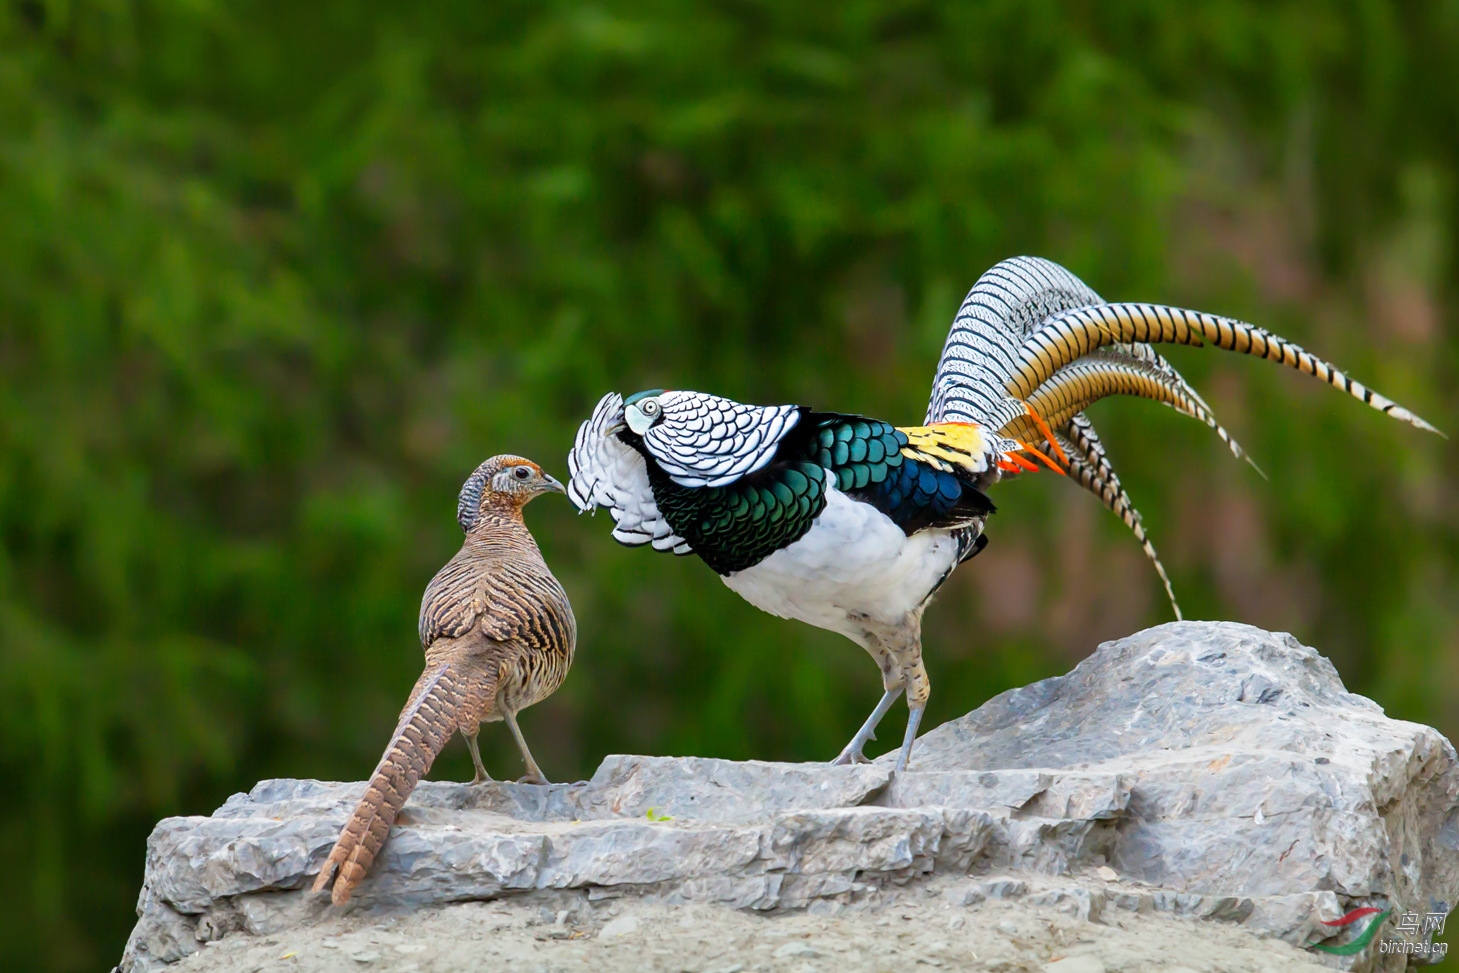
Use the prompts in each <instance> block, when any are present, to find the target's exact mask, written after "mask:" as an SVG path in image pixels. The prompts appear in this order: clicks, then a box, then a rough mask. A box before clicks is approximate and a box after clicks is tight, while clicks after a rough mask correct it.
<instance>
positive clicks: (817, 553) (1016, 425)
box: [568, 257, 1437, 770]
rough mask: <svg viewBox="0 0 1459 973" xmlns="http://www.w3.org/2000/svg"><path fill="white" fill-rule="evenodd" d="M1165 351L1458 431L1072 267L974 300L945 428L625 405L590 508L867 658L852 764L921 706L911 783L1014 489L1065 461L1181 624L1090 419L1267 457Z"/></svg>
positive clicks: (671, 400)
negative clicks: (946, 608)
mask: <svg viewBox="0 0 1459 973" xmlns="http://www.w3.org/2000/svg"><path fill="white" fill-rule="evenodd" d="M1156 343H1175V344H1188V345H1201V344H1212V345H1216V346H1217V347H1220V348H1225V349H1228V350H1233V351H1237V352H1241V353H1243V354H1251V355H1256V356H1258V357H1263V358H1268V359H1270V360H1272V361H1277V362H1281V363H1283V364H1285V365H1288V366H1290V367H1292V368H1296V369H1297V370H1298V371H1302V372H1306V373H1307V374H1309V375H1314V376H1316V377H1317V378H1319V379H1321V380H1323V381H1326V382H1328V383H1329V384H1332V385H1335V386H1337V387H1338V388H1341V389H1344V390H1345V391H1347V392H1348V393H1350V394H1351V395H1353V396H1355V397H1357V398H1359V399H1361V400H1362V401H1364V402H1366V403H1368V404H1369V405H1371V406H1373V407H1374V408H1377V409H1379V410H1380V411H1382V412H1385V413H1387V414H1388V415H1390V416H1393V417H1394V418H1396V419H1400V420H1402V421H1405V422H1408V423H1410V424H1412V425H1415V426H1418V427H1419V428H1421V429H1427V430H1430V431H1437V430H1434V428H1433V427H1432V426H1430V425H1429V424H1428V423H1426V422H1424V421H1423V420H1422V419H1420V418H1418V417H1417V416H1415V415H1414V414H1413V413H1411V412H1409V411H1408V410H1406V409H1403V408H1401V407H1399V406H1398V405H1396V404H1395V403H1393V402H1391V401H1389V400H1388V399H1385V398H1383V397H1382V396H1380V395H1378V394H1376V393H1374V392H1372V391H1371V390H1369V389H1367V388H1365V387H1363V386H1362V385H1360V384H1358V383H1357V382H1354V381H1352V380H1351V379H1350V378H1348V377H1347V376H1346V375H1344V374H1343V373H1342V372H1339V371H1338V370H1337V369H1335V368H1333V367H1332V366H1331V365H1329V364H1327V363H1326V362H1324V361H1322V360H1321V359H1318V358H1316V357H1314V356H1312V355H1310V354H1308V353H1307V352H1306V351H1303V350H1302V349H1301V348H1299V347H1297V346H1296V345H1294V344H1292V343H1291V342H1289V341H1286V340H1285V339H1282V338H1280V337H1278V336H1276V335H1273V334H1270V333H1269V332H1267V331H1264V330H1262V329H1261V328H1258V327H1255V326H1253V325H1250V324H1246V323H1244V322H1240V321H1235V320H1232V319H1230V318H1223V317H1217V316H1215V315H1210V314H1201V313H1197V312H1194V311H1184V310H1180V309H1177V308H1170V307H1163V306H1159V305H1151V304H1108V303H1105V302H1104V301H1102V300H1101V299H1100V298H1099V296H1098V295H1097V294H1095V293H1094V292H1093V291H1092V290H1090V289H1089V288H1088V287H1087V286H1086V285H1085V284H1084V283H1083V282H1082V281H1080V280H1079V279H1078V278H1077V277H1075V276H1074V275H1073V274H1071V273H1069V271H1067V270H1065V269H1064V268H1062V267H1060V266H1058V265H1057V264H1054V263H1051V262H1049V261H1047V260H1042V259H1039V258H1032V257H1017V258H1014V259H1012V260H1005V261H1003V262H1002V263H1000V264H998V265H997V266H995V267H993V268H992V269H991V270H989V271H988V272H987V273H986V274H984V275H983V276H982V278H980V279H979V280H978V282H977V284H976V285H975V286H974V287H973V289H972V291H971V292H969V294H968V296H967V298H966V299H965V300H964V301H963V304H962V307H961V308H960V309H959V311H958V314H957V317H956V318H955V319H954V321H953V325H952V330H951V332H950V334H949V335H948V339H947V343H946V345H945V346H944V348H943V352H942V359H941V361H940V362H939V364H938V368H937V374H936V376H935V377H934V379H933V384H932V396H931V401H930V403H929V405H928V409H927V416H926V418H925V419H924V420H923V425H921V426H913V427H896V426H893V425H892V424H890V423H888V422H883V421H881V420H878V419H869V418H866V417H863V416H857V415H850V414H845V413H836V412H816V411H813V410H811V409H810V408H807V407H805V406H796V405H779V406H753V405H742V404H740V403H738V402H733V401H731V400H729V399H725V398H721V397H719V396H715V395H708V394H705V393H702V392H686V391H664V390H654V391H648V392H639V393H637V394H636V395H632V396H629V397H628V398H627V399H623V398H621V397H620V396H619V395H618V394H617V393H609V394H608V395H605V396H604V397H603V398H602V399H601V400H600V401H599V402H598V405H597V408H596V409H595V410H594V411H593V415H592V417H591V418H589V419H588V420H587V421H586V422H584V423H583V424H582V426H581V427H580V428H579V429H578V433H577V439H576V442H575V443H574V446H573V449H572V452H571V453H570V454H569V456H568V468H569V470H570V472H571V473H572V479H571V481H570V482H569V484H568V496H569V498H570V499H571V500H572V501H573V503H574V504H576V505H577V507H578V508H579V510H584V511H585V510H592V509H595V508H597V507H606V508H608V510H609V512H610V513H611V514H612V516H613V519H614V522H615V527H614V530H613V536H614V538H616V539H617V540H619V541H620V542H622V543H624V544H628V545H640V544H649V545H651V546H652V547H653V548H654V549H656V550H659V551H673V552H674V553H676V554H689V553H694V554H697V555H699V557H700V558H701V559H702V560H703V561H704V562H705V563H706V564H708V565H709V566H710V567H711V568H712V569H714V571H715V572H717V573H718V574H719V575H720V576H721V577H722V578H723V580H724V582H725V584H726V585H728V586H729V587H730V588H732V589H733V590H735V591H737V592H738V593H739V594H740V595H741V596H742V597H744V598H745V599H746V600H747V601H749V602H750V603H751V604H753V605H755V606H756V607H758V608H761V609H763V610H764V611H767V612H770V613H771V614H774V615H779V616H781V617H783V618H795V619H799V620H801V621H804V622H809V623H810V624H812V625H815V626H817V627H819V628H824V629H828V630H830V631H834V632H840V633H841V634H843V635H845V636H847V637H848V638H850V639H851V640H852V641H854V642H856V643H857V644H859V645H861V646H862V647H863V648H864V649H866V651H867V652H869V653H870V654H871V656H872V658H874V659H875V660H876V662H877V664H878V666H880V668H881V672H882V685H883V687H884V690H885V691H884V693H883V695H882V698H881V701H880V702H878V703H877V705H876V708H875V709H874V710H873V711H872V713H871V715H870V716H869V717H868V718H867V720H866V722H865V724H864V725H863V726H862V727H861V729H860V730H858V731H857V732H856V735H855V736H853V737H852V738H851V741H850V742H849V743H848V744H847V745H846V747H845V748H844V749H843V750H842V751H841V753H840V755H839V756H838V757H837V758H836V762H837V763H850V762H857V761H862V760H865V759H866V758H865V757H864V756H863V755H862V748H863V747H864V746H865V744H866V742H867V741H868V740H871V739H875V736H874V731H875V729H876V726H877V723H878V722H879V721H880V720H881V718H882V717H883V716H884V715H885V714H886V712H887V710H888V709H889V708H890V707H891V705H892V703H894V702H895V701H896V699H897V697H898V696H899V695H900V694H901V693H903V692H906V694H907V706H908V709H909V713H908V720H907V731H906V735H905V737H904V739H903V742H902V747H901V750H900V752H899V753H898V755H897V764H896V766H897V769H899V770H903V769H905V768H906V767H907V763H908V760H909V759H910V756H911V751H912V743H913V741H914V740H915V739H916V736H917V728H918V724H919V722H920V720H921V717H922V712H923V709H924V708H925V706H926V703H927V698H928V693H929V691H930V685H929V682H928V678H927V672H926V669H925V667H924V666H923V663H922V644H921V625H922V613H923V611H924V610H925V609H926V607H927V604H928V602H929V601H930V599H931V598H932V595H933V594H934V593H935V592H936V591H937V588H938V586H940V585H941V584H942V583H943V582H944V581H945V580H947V577H948V575H950V574H951V573H952V571H953V569H954V568H955V567H957V565H958V564H960V563H961V562H963V561H966V560H967V559H968V558H970V557H972V556H974V555H975V554H977V553H978V551H980V550H982V548H983V545H984V544H985V543H986V540H987V539H986V537H984V536H983V525H984V522H985V521H986V519H987V517H988V515H989V514H991V513H993V510H994V507H993V504H992V502H991V501H990V500H989V499H988V497H987V496H986V491H987V489H988V488H989V487H991V486H992V485H993V484H994V483H996V482H998V481H999V480H1000V479H1002V478H1004V477H1007V476H1011V475H1015V474H1018V473H1020V472H1026V471H1031V470H1034V469H1037V468H1039V467H1040V466H1043V467H1047V468H1050V469H1054V470H1056V471H1059V472H1067V473H1068V474H1069V475H1070V476H1071V477H1072V478H1073V479H1074V480H1075V481H1076V482H1078V483H1079V484H1080V485H1081V486H1083V487H1085V488H1086V489H1088V490H1090V491H1091V492H1093V493H1094V494H1096V495H1097V496H1099V497H1100V499H1101V500H1102V501H1103V502H1104V504H1105V505H1106V506H1107V507H1109V508H1110V509H1111V510H1112V511H1114V512H1115V513H1116V514H1117V515H1119V516H1120V517H1121V518H1122V519H1123V520H1124V522H1125V524H1126V525H1127V526H1128V527H1129V528H1130V529H1131V530H1132V531H1133V532H1134V533H1135V536H1136V538H1137V539H1138V540H1139V541H1140V543H1141V544H1142V545H1143V547H1144V550H1145V553H1146V555H1147V556H1148V557H1149V558H1150V560H1151V562H1152V563H1153V564H1154V566H1155V569H1156V571H1157V572H1158V574H1159V575H1160V578H1161V580H1162V581H1163V582H1164V584H1165V588H1166V591H1167V593H1168V594H1169V595H1170V599H1171V604H1172V607H1174V609H1175V613H1176V617H1177V618H1179V617H1180V608H1179V606H1178V605H1176V603H1175V596H1174V592H1173V591H1172V590H1171V587H1170V581H1169V578H1168V577H1167V576H1166V573H1165V569H1164V568H1163V567H1162V566H1161V564H1160V560H1159V558H1158V556H1157V555H1156V553H1155V549H1154V547H1153V546H1152V545H1151V544H1150V541H1149V539H1148V538H1147V537H1146V535H1145V532H1144V528H1143V526H1142V525H1141V523H1140V517H1139V514H1138V513H1137V512H1136V511H1135V508H1134V506H1133V504H1132V503H1131V502H1130V499H1129V496H1128V495H1127V494H1126V493H1125V491H1124V489H1123V488H1122V487H1121V486H1120V483H1119V479H1118V477H1117V476H1116V475H1115V472H1114V469H1113V467H1112V466H1111V465H1110V463H1109V460H1108V458H1107V457H1106V456H1105V453H1104V448H1103V445H1102V444H1101V443H1100V440H1099V437H1098V435H1097V434H1096V433H1095V431H1094V427H1093V425H1092V424H1091V423H1090V422H1089V420H1088V418H1086V417H1085V415H1084V409H1086V408H1087V407H1088V406H1089V405H1090V404H1091V403H1093V402H1095V401H1097V400H1098V399H1100V398H1103V397H1105V396H1108V395H1135V396H1140V397H1143V398H1148V399H1154V400H1156V401H1158V402H1162V403H1164V404H1166V405H1168V406H1170V407H1172V408H1174V409H1176V410H1178V411H1180V412H1183V413H1185V414H1187V415H1190V416H1192V417H1195V418H1197V419H1199V420H1201V421H1202V422H1205V423H1206V424H1207V425H1209V426H1211V427H1212V428H1213V429H1215V430H1216V432H1217V434H1218V435H1219V436H1220V437H1221V438H1222V440H1223V441H1225V442H1226V443H1227V444H1228V445H1229V446H1230V448H1231V449H1232V451H1233V452H1234V453H1235V454H1236V455H1237V456H1238V457H1240V456H1244V455H1245V454H1244V453H1243V452H1242V450H1241V447H1240V446H1239V445H1237V444H1236V442H1235V441H1234V440H1233V439H1232V438H1231V437H1230V435H1229V434H1228V433H1227V432H1226V431H1225V430H1224V429H1222V428H1221V427H1220V425H1219V424H1218V423H1217V422H1216V420H1215V419H1214V417H1213V416H1212V415H1211V411H1210V408H1209V406H1207V405H1206V403H1205V402H1204V401H1203V400H1202V399H1201V397H1200V396H1199V395H1198V394H1196V392H1195V391H1194V390H1193V389H1191V388H1190V386H1189V385H1187V384H1186V382H1185V380H1184V379H1183V378H1182V377H1181V376H1180V374H1179V373H1178V372H1177V371H1176V370H1175V369H1174V368H1173V367H1172V366H1171V365H1170V363H1169V362H1167V361H1166V360H1165V359H1164V358H1162V357H1161V356H1160V355H1159V354H1158V353H1157V352H1156V351H1155V350H1154V348H1153V347H1151V346H1152V345H1153V344H1156ZM1036 444H1037V445H1036Z"/></svg>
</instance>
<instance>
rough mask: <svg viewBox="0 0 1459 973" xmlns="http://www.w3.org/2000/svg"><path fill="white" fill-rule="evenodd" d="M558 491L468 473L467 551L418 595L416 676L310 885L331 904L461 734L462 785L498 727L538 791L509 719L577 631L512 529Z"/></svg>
mask: <svg viewBox="0 0 1459 973" xmlns="http://www.w3.org/2000/svg"><path fill="white" fill-rule="evenodd" d="M549 491H550V492H556V493H562V492H564V491H563V486H562V484H561V483H559V482H557V480H555V479H553V478H552V477H551V476H548V475H547V474H546V473H544V472H543V471H542V468H541V467H540V466H538V465H537V464H536V463H533V462H532V461H531V460H527V459H523V458H522V457H520V456H505V455H503V456H494V457H492V458H491V459H489V460H487V461H486V462H485V463H482V464H481V465H480V466H478V467H477V468H476V471H475V472H473V473H472V474H471V476H470V478H469V479H467V481H466V483H465V485H464V486H463V487H462V488H461V495H460V497H459V498H458V499H457V502H456V520H457V522H458V523H460V525H461V529H462V530H463V531H465V532H466V540H465V542H464V543H463V544H462V545H461V550H460V551H459V552H458V553H457V554H456V556H455V557H453V558H451V560H450V561H449V562H447V564H446V566H445V567H443V568H441V570H440V571H437V572H436V576H435V577H434V578H432V579H431V583H430V584H429V585H427V586H426V593H425V597H424V598H422V599H421V606H420V640H421V645H422V646H423V647H424V648H425V653H426V666H425V671H424V672H422V673H421V676H420V679H419V680H417V681H416V684H415V688H414V689H413V690H412V691H411V694H410V699H409V700H408V701H407V702H406V704H405V709H404V710H402V711H401V713H400V719H399V721H398V722H397V724H396V727H395V736H394V738H393V739H392V740H391V741H390V746H389V747H387V748H386V750H385V755H384V756H382V757H381V758H380V763H379V765H378V766H376V768H375V772H374V774H372V775H371V777H370V782H369V784H368V785H367V786H366V787H365V794H364V796H363V797H361V798H360V803H359V806H357V807H356V808H355V812H354V814H352V815H350V819H349V821H347V822H346V823H345V826H344V829H343V830H342V831H341V832H340V834H339V840H337V841H336V842H335V844H334V848H333V849H332V850H331V851H330V853H329V858H328V860H326V861H325V863H324V867H323V868H322V869H320V872H319V877H318V878H317V879H316V880H315V882H314V891H316V892H318V891H321V890H323V889H324V888H325V887H327V886H328V885H329V881H330V879H331V878H333V877H334V876H335V870H336V869H338V872H339V877H338V878H337V879H335V882H334V892H333V901H334V904H335V905H343V904H344V903H345V902H348V901H349V898H350V895H351V894H352V892H353V891H354V888H355V886H356V885H358V884H359V883H360V880H361V879H363V878H364V877H365V872H366V871H367V870H368V869H369V867H370V865H371V863H372V862H374V860H375V856H376V855H377V854H379V852H380V848H381V846H383V845H384V843H385V838H386V836H387V835H388V834H389V833H390V826H391V825H392V824H393V823H394V822H395V817H396V815H397V814H399V813H400V809H401V807H402V806H403V805H404V804H405V799H406V798H407V797H409V796H410V792H411V791H412V790H414V789H415V785H416V784H418V783H419V782H420V779H421V777H423V776H424V775H425V774H426V772H427V771H429V770H430V769H431V764H432V763H433V762H434V761H435V759H436V755H437V754H439V753H440V752H441V748H442V747H444V746H445V745H446V741H447V740H449V739H450V738H451V734H452V733H454V732H455V731H457V730H459V731H461V735H462V736H463V737H465V739H466V745H467V747H468V748H469V749H470V750H471V761H472V763H473V764H475V766H476V777H475V779H473V780H472V783H473V784H475V783H480V782H482V781H489V780H491V778H490V777H489V776H487V773H486V768H485V767H484V766H483V765H482V763H481V754H480V753H479V752H478V750H477V747H476V735H477V732H478V730H480V728H481V724H482V723H489V722H494V721H497V720H504V721H506V724H507V727H508V728H509V729H510V730H511V731H512V737H513V739H515V740H516V742H517V747H518V749H520V750H521V751H522V761H523V762H524V763H525V764H526V765H527V776H526V777H525V778H523V780H525V781H527V782H530V783H536V784H545V783H547V778H546V777H545V776H543V774H542V771H541V769H540V768H538V766H537V761H536V760H533V759H532V751H531V750H529V749H527V740H526V738H525V737H523V736H522V731H521V729H520V728H519V727H518V726H517V714H518V713H519V712H521V711H522V710H524V709H526V708H527V707H528V706H531V705H532V704H533V703H536V702H540V701H541V700H543V699H546V698H547V697H548V696H550V695H552V694H553V693H554V692H556V691H557V687H559V686H561V685H562V680H563V679H564V678H565V677H566V676H567V670H568V668H569V667H570V666H571V665H572V657H573V651H574V648H575V647H576V644H577V623H576V622H575V621H574V619H573V614H572V606H571V605H570V604H569V603H568V600H567V593H566V592H564V591H563V590H562V585H560V584H558V583H557V579H556V578H554V577H553V576H552V572H551V571H549V570H548V568H547V564H546V562H545V561H543V560H542V552H541V551H539V550H538V549H537V544H536V542H535V541H533V540H532V534H531V532H530V531H528V530H527V525H526V523H525V522H524V521H523V519H522V508H523V507H524V506H526V505H527V503H528V502H529V501H530V500H532V498H534V497H536V496H539V495H541V494H543V493H547V492H549Z"/></svg>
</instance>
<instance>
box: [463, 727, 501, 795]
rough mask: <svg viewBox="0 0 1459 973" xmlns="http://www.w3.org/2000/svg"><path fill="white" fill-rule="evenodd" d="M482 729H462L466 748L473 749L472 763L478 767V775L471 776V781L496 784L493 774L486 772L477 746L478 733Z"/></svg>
mask: <svg viewBox="0 0 1459 973" xmlns="http://www.w3.org/2000/svg"><path fill="white" fill-rule="evenodd" d="M480 729H481V728H480V727H477V728H476V730H473V731H472V732H470V733H467V732H466V731H465V730H462V731H461V736H462V737H464V738H465V740H466V749H467V750H470V751H471V764H472V766H474V767H475V768H476V776H475V777H473V778H471V783H473V784H494V783H496V781H494V780H492V779H491V774H488V773H487V772H486V765H485V764H483V763H482V762H481V751H480V750H478V749H477V747H476V734H477V733H478V732H480Z"/></svg>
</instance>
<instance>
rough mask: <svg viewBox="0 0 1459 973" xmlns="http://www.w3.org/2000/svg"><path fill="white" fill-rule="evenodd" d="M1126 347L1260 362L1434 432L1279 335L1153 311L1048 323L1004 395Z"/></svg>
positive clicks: (1102, 310)
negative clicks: (1204, 349)
mask: <svg viewBox="0 0 1459 973" xmlns="http://www.w3.org/2000/svg"><path fill="white" fill-rule="evenodd" d="M1130 343H1141V344H1181V345H1196V346H1200V345H1206V344H1210V345H1214V346H1215V347H1217V348H1223V349H1226V350H1227V351H1235V352H1237V353H1239V354H1243V355H1254V356H1256V357H1258V358H1265V359H1266V360H1268V361H1274V362H1279V363H1281V364H1283V365H1287V366H1288V367H1291V368H1295V369H1296V370H1297V371H1299V372H1303V373H1304V374H1307V375H1311V376H1314V377H1315V378H1317V379H1319V380H1321V381H1324V382H1327V383H1328V384H1329V385H1332V386H1334V387H1336V388H1339V389H1342V390H1343V391H1345V392H1347V393H1348V394H1349V395H1351V396H1352V397H1353V398H1355V399H1358V400H1359V401H1362V402H1365V403H1367V404H1368V405H1370V406H1372V407H1373V408H1375V409H1377V410H1378V411H1379V412H1382V413H1384V414H1385V415H1389V416H1392V417H1393V418H1395V419H1398V420H1400V421H1402V422H1407V423H1409V424H1410V425H1413V426H1417V427H1418V428H1419V429H1425V430H1427V431H1429V432H1435V433H1436V432H1438V431H1439V430H1437V429H1435V428H1434V427H1433V426H1431V425H1430V424H1429V423H1427V422H1425V421H1424V420H1423V419H1421V418H1419V417H1418V416H1417V415H1415V414H1414V413H1412V412H1410V411H1409V410H1407V409H1405V408H1403V407H1402V406H1400V405H1399V404H1398V403H1396V402H1394V401H1393V400H1392V399H1389V398H1386V397H1384V396H1382V395H1379V394H1378V393H1377V392H1374V391H1373V390H1372V389H1370V388H1368V387H1367V386H1365V385H1363V384H1362V383H1361V382H1355V381H1353V379H1351V378H1349V377H1348V376H1347V375H1346V374H1344V373H1343V372H1341V371H1340V370H1338V369H1337V368H1335V367H1333V366H1332V365H1330V364H1329V363H1327V362H1325V361H1323V360H1322V359H1321V358H1318V357H1317V356H1316V355H1314V354H1312V353H1311V352H1308V351H1306V350H1305V349H1303V348H1302V347H1301V346H1300V345H1297V344H1296V343H1295V342H1291V341H1288V340H1287V339H1285V338H1283V337H1281V336H1280V335H1275V334H1272V333H1271V332H1270V331H1267V330H1266V329H1264V328H1259V327H1257V326H1256V325H1254V324H1247V323H1246V322H1244V321H1237V320H1235V319H1233V318H1223V317H1220V316H1218V315H1215V314H1205V313H1203V312H1200V311H1187V310H1184V309H1182V308H1175V307H1166V306H1164V305H1160V304H1100V305H1096V306H1093V307H1081V308H1075V309H1073V310H1069V311H1065V312H1062V313H1060V314H1058V315H1056V316H1054V317H1053V318H1051V319H1050V320H1048V321H1047V322H1046V323H1045V324H1044V325H1043V327H1041V328H1039V329H1038V330H1036V331H1035V332H1033V333H1032V334H1030V335H1029V336H1028V339H1027V340H1026V341H1025V342H1024V343H1023V346H1022V347H1021V348H1020V349H1019V359H1018V365H1017V367H1016V369H1015V372H1014V378H1013V381H1012V382H1011V383H1010V384H1009V386H1008V391H1009V393H1010V394H1011V395H1013V396H1015V397H1018V398H1026V397H1028V396H1030V395H1032V394H1034V392H1036V391H1037V390H1038V389H1039V388H1040V387H1041V386H1042V385H1043V384H1044V383H1045V382H1047V381H1048V380H1049V379H1050V378H1052V377H1053V376H1054V375H1055V373H1057V372H1058V371H1059V369H1061V368H1063V367H1064V366H1066V365H1068V364H1070V363H1071V362H1074V361H1077V360H1078V359H1080V358H1082V357H1084V356H1086V355H1089V354H1091V353H1093V352H1095V351H1098V350H1099V349H1101V348H1107V347H1109V346H1111V345H1121V344H1130Z"/></svg>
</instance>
